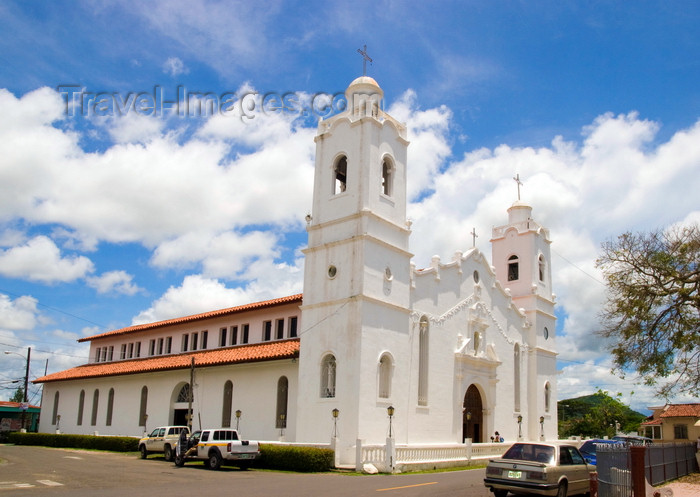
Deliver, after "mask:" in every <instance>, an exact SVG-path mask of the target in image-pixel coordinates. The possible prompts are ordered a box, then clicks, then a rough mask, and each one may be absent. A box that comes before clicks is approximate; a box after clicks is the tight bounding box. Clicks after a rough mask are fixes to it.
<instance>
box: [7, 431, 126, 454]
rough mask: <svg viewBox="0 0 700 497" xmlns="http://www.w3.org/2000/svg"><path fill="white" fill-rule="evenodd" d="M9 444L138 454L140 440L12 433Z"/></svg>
mask: <svg viewBox="0 0 700 497" xmlns="http://www.w3.org/2000/svg"><path fill="white" fill-rule="evenodd" d="M8 442H9V443H13V444H15V445H41V446H44V447H62V448H71V449H96V450H110V451H113V452H136V451H137V450H138V448H139V447H138V443H139V441H138V439H136V438H131V437H96V436H94V435H70V434H60V435H58V434H54V433H21V432H12V433H10V435H9V437H8Z"/></svg>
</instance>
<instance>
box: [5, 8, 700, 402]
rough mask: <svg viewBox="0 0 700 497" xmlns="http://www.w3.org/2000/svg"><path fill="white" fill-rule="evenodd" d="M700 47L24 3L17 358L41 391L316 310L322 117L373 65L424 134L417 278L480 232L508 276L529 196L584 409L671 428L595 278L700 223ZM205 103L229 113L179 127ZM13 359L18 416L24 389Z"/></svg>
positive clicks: (508, 19) (692, 19)
mask: <svg viewBox="0 0 700 497" xmlns="http://www.w3.org/2000/svg"><path fill="white" fill-rule="evenodd" d="M699 24H700V5H698V4H697V2H692V1H678V2H661V1H659V2H645V1H641V2H567V1H556V2H555V1H552V2H545V1H542V2H517V1H510V2H505V1H503V2H499V1H494V2H485V1H482V2H473V1H462V2H399V1H386V2H381V1H379V2H377V1H373V2H369V1H367V2H363V1H358V2H351V3H348V2H303V3H299V2H259V3H256V4H255V5H253V4H252V3H249V2H215V1H208V2H204V1H187V2H185V1H174V2H165V1H154V2H137V1H133V2H131V1H90V2H88V1H85V2H65V1H56V2H20V1H16V2H3V3H2V4H0V33H2V36H1V37H0V109H2V112H1V113H0V343H2V345H1V346H0V347H2V348H3V350H11V351H13V352H16V353H18V354H24V353H26V348H27V347H29V346H31V347H32V364H31V366H32V375H31V376H32V377H37V376H40V375H41V374H43V371H44V368H45V366H46V364H47V362H46V361H47V360H48V370H49V372H51V371H57V370H60V369H64V368H66V367H69V366H72V365H75V364H80V363H83V362H86V360H87V348H86V347H85V345H79V344H77V342H76V340H77V339H78V338H80V337H83V336H88V335H91V334H94V333H98V332H102V331H106V330H110V329H115V328H119V327H122V326H127V325H130V324H132V323H137V322H144V321H150V320H157V319H165V318H169V317H174V316H180V315H186V314H190V313H195V312H201V311H205V310H211V309H215V308H222V307H229V306H232V305H237V304H241V303H245V302H250V301H257V300H263V299H267V298H272V297H279V296H283V295H287V294H292V293H296V292H299V291H301V289H302V274H303V271H302V269H303V258H302V257H301V253H300V249H302V248H303V247H304V246H305V243H306V234H305V231H304V222H303V218H304V216H305V214H306V213H307V212H309V210H310V207H311V181H312V175H313V155H314V143H313V136H314V133H315V122H316V120H317V119H318V118H319V117H322V116H323V115H325V114H326V109H325V108H322V107H320V106H318V105H317V106H316V107H314V108H309V107H308V106H307V104H310V103H311V102H314V103H316V104H318V103H321V102H324V100H323V98H324V97H328V98H329V99H330V98H332V97H333V95H336V94H338V93H342V92H343V91H344V89H345V88H346V87H347V85H348V84H349V82H350V81H352V80H353V79H354V78H355V77H357V76H359V75H361V73H362V58H361V57H360V56H359V54H358V53H357V49H358V48H361V47H363V46H364V45H365V44H366V45H367V50H368V52H369V54H370V56H371V57H372V59H373V62H372V63H371V64H370V65H368V67H367V73H368V75H370V76H372V77H374V78H375V79H376V80H377V81H378V82H379V84H380V85H381V86H382V88H383V90H384V93H385V97H386V98H385V108H386V110H388V111H389V112H390V113H391V114H392V115H394V116H395V117H397V118H398V119H399V120H401V121H403V122H406V123H407V125H408V128H409V133H410V136H409V139H410V140H411V146H410V148H409V176H410V180H409V181H410V183H409V195H410V198H411V205H410V207H409V216H410V217H411V219H412V220H413V232H414V235H413V237H412V242H411V243H412V245H411V248H412V251H413V252H414V253H415V254H416V255H415V262H416V265H417V266H418V267H421V266H427V265H428V264H429V261H430V257H431V256H432V255H433V254H438V255H441V256H442V257H443V258H449V257H451V254H453V253H454V251H456V250H463V249H465V248H469V247H470V246H471V236H470V235H469V232H470V231H471V230H472V228H475V229H476V231H477V233H478V234H479V238H478V239H477V246H478V247H479V248H480V249H481V250H482V251H484V252H485V253H486V254H487V255H489V256H490V247H489V243H488V240H489V235H490V230H491V228H492V227H493V226H497V225H500V224H504V223H505V221H506V219H507V218H506V209H507V208H508V206H510V204H511V203H512V202H513V201H514V200H515V198H516V190H515V185H514V182H513V181H512V179H511V178H512V177H513V176H514V175H515V174H519V175H520V176H521V178H522V179H523V181H524V186H523V190H522V192H523V194H522V196H523V200H525V201H527V202H529V203H530V204H531V205H532V206H533V208H534V213H533V214H534V216H535V218H536V219H537V220H538V221H540V222H542V223H543V224H545V225H546V226H548V227H549V228H550V230H551V233H552V238H553V240H554V244H553V245H552V249H553V278H554V285H555V291H556V293H557V302H558V316H559V322H558V329H557V333H558V345H559V351H560V356H559V368H560V369H561V375H560V378H559V396H560V398H567V397H573V396H578V395H583V394H587V393H592V392H594V391H595V390H596V388H598V387H600V388H603V389H605V390H609V391H611V392H614V393H616V392H621V393H623V397H624V399H625V400H626V401H627V402H628V403H630V404H631V405H632V406H633V407H635V408H637V409H640V410H642V409H644V407H646V406H650V405H656V404H659V403H662V402H663V401H662V400H660V399H657V398H655V397H654V396H653V392H652V391H651V390H649V389H648V388H646V387H644V386H641V385H638V384H636V382H635V381H634V377H633V375H632V376H630V375H628V376H627V377H626V378H625V379H624V380H623V379H620V378H617V377H614V376H611V375H610V373H609V372H610V357H609V354H608V353H607V344H605V343H604V342H603V341H602V340H600V339H599V338H597V337H596V336H595V335H594V331H595V329H596V328H597V322H596V314H597V312H598V310H599V309H600V306H601V303H602V302H603V298H604V286H603V285H602V283H601V281H602V278H601V276H600V274H599V273H598V272H597V270H596V269H595V268H594V260H595V258H596V256H597V254H598V251H599V247H600V244H601V242H602V241H605V240H609V239H611V238H614V237H615V236H617V235H618V234H620V233H622V232H624V231H626V230H634V231H636V230H649V229H656V228H659V227H666V226H670V225H672V224H676V223H689V222H697V221H698V220H699V219H700V201H698V194H697V192H698V191H699V190H700V174H698V173H699V172H700V91H699V89H698V88H699V86H698V83H697V82H698V81H700V57H699V56H698V54H700V35H699V34H698V30H697V26H698V25H699ZM59 87H60V88H59ZM184 92H188V93H189V94H194V93H199V94H200V95H201V94H205V93H208V94H209V98H210V99H217V104H218V105H217V107H216V108H215V111H214V112H213V113H209V114H206V113H204V114H203V113H198V112H195V110H196V108H195V107H194V106H193V107H192V109H193V111H192V112H191V113H190V115H188V116H184V115H174V114H173V112H172V107H173V106H172V105H171V104H167V101H172V100H174V99H175V98H176V96H177V95H179V94H182V95H184ZM139 94H141V97H139ZM81 97H82V103H83V104H84V105H82V106H80V105H74V104H75V103H76V102H81V100H80V98H81ZM263 97H265V98H266V100H265V101H264V102H263V101H262V99H263ZM277 97H279V98H280V99H281V98H285V99H286V100H285V102H286V104H288V107H291V108H287V109H278V108H277V107H278V106H277V105H276V104H277V102H278V100H276V98H277ZM137 98H141V100H142V101H143V102H145V103H144V107H143V108H140V107H138V105H140V103H139V102H138V101H136V99H137ZM149 99H153V100H154V101H157V100H158V99H162V100H165V101H166V104H165V105H164V106H161V107H158V105H155V106H153V108H152V109H150V110H149V107H148V103H149V101H150V100H149ZM227 99H229V100H227ZM196 101H197V100H196V98H193V99H192V103H195V102H196ZM143 102H142V103H143ZM226 102H229V104H227V103H226ZM236 102H238V104H240V103H244V104H246V105H248V107H246V108H245V109H244V110H243V111H241V108H240V107H237V104H236ZM334 103H337V101H334ZM263 104H265V105H263ZM119 105H121V109H122V110H123V111H122V112H121V113H120V112H119V108H118V106H119ZM158 109H159V110H160V111H162V112H157V111H156V110H158ZM120 114H121V115H120ZM436 220H437V221H436ZM2 357H3V360H2V362H1V363H0V398H7V397H8V396H9V395H11V393H12V390H11V388H7V387H13V386H14V384H11V383H8V381H10V380H13V379H17V378H19V377H20V376H22V375H23V367H24V366H23V364H22V361H21V359H20V358H19V357H18V356H16V355H7V356H2ZM632 392H634V393H633V394H632ZM31 394H32V395H33V397H34V401H35V402H38V400H39V398H38V391H37V390H36V389H32V391H31ZM675 400H683V399H675Z"/></svg>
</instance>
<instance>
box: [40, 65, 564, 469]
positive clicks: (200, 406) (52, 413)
mask: <svg viewBox="0 0 700 497" xmlns="http://www.w3.org/2000/svg"><path fill="white" fill-rule="evenodd" d="M346 97H347V100H348V107H347V109H346V110H345V111H344V112H342V113H340V114H338V115H335V116H333V117H331V118H329V119H326V120H324V121H321V122H320V123H319V126H318V132H317V135H316V138H315V140H316V164H315V179H314V196H313V207H312V211H311V214H310V215H309V216H307V232H308V247H307V248H306V249H305V251H304V254H305V269H304V290H303V294H300V295H293V296H287V297H281V298H279V299H273V300H268V301H264V302H257V303H252V304H248V305H243V306H238V307H232V308H229V309H222V310H218V311H212V312H207V313H202V314H197V315H193V316H186V317H183V318H177V319H171V320H167V321H162V322H157V323H149V324H145V325H138V326H130V327H127V328H122V329H119V330H113V331H110V332H107V333H102V334H99V335H95V336H92V337H88V338H84V339H81V340H82V341H88V342H89V343H90V362H89V363H88V364H85V365H83V366H78V367H76V368H72V369H69V370H66V371H61V372H58V373H54V374H51V375H48V376H45V377H43V378H40V379H39V380H37V382H39V383H43V385H44V395H43V399H44V405H43V406H42V408H43V416H42V420H41V426H40V430H41V431H53V430H57V429H58V430H60V431H62V432H66V433H93V432H98V433H100V434H122V435H135V434H140V433H142V432H143V431H148V428H149V427H154V426H159V425H167V424H180V423H187V422H191V423H192V425H193V426H194V428H195V429H196V428H199V427H201V428H207V427H212V426H233V427H238V428H239V429H240V431H241V432H242V434H243V435H244V436H245V437H247V438H251V439H259V440H277V439H285V440H287V441H295V442H302V443H324V442H325V443H327V442H328V440H329V439H330V438H331V437H332V436H335V437H337V439H338V444H339V445H338V448H339V449H340V454H341V461H343V460H345V461H349V462H354V448H353V447H354V446H355V444H356V441H357V440H358V439H360V440H363V441H364V443H382V442H383V441H384V440H385V438H386V437H387V436H388V435H389V434H390V433H389V431H390V430H391V436H392V437H393V438H394V439H395V440H396V443H398V444H404V443H405V444H416V443H461V442H463V441H464V440H465V439H467V438H469V439H472V441H473V442H476V443H478V442H488V441H491V436H493V434H494V432H496V431H498V432H499V434H500V435H501V436H503V437H504V438H506V439H508V440H514V439H518V438H520V439H525V440H536V439H540V438H546V439H554V438H556V437H557V409H556V399H557V395H556V337H555V316H554V295H553V293H552V287H551V262H550V261H551V257H550V250H549V245H550V243H551V240H550V237H549V232H548V230H547V229H546V228H544V227H543V226H541V225H539V224H538V223H537V222H536V221H535V220H534V219H533V218H532V208H531V207H530V206H529V205H527V204H525V203H524V202H521V201H517V202H515V203H514V204H513V205H512V206H511V207H510V208H509V209H508V218H507V222H506V223H505V224H504V225H503V226H499V227H496V228H494V229H493V233H492V238H491V245H492V254H491V262H490V263H489V262H488V261H487V259H486V257H485V256H484V254H482V253H481V252H480V251H479V250H478V249H476V248H472V249H470V250H467V251H464V252H455V253H454V256H453V257H452V258H451V259H450V260H449V261H442V260H441V259H440V258H439V257H437V256H436V257H433V259H432V261H431V263H430V265H429V266H428V267H426V268H421V269H417V268H416V267H415V266H414V263H413V262H412V254H411V252H410V246H409V241H410V236H411V227H410V222H409V221H408V220H407V217H406V207H407V197H406V177H407V150H408V146H409V142H408V139H407V136H406V128H405V126H403V125H402V124H401V123H399V122H397V121H396V120H395V119H393V118H392V117H391V116H390V115H388V114H386V113H385V112H384V111H383V110H382V107H381V100H382V98H383V91H382V89H381V88H380V87H379V85H378V84H377V83H376V82H375V81H374V80H373V79H372V78H369V77H367V76H363V77H360V78H357V79H356V80H355V81H353V82H352V83H351V84H350V86H349V87H348V89H347V90H346ZM390 407H391V408H392V409H391V412H392V415H391V416H389V415H388V412H389V408H390ZM189 413H191V415H190V414H189Z"/></svg>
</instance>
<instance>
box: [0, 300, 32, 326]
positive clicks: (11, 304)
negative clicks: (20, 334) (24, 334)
mask: <svg viewBox="0 0 700 497" xmlns="http://www.w3.org/2000/svg"><path fill="white" fill-rule="evenodd" d="M38 315H39V311H38V310H37V300H36V299H35V298H34V297H30V296H28V295H23V296H21V297H17V298H16V299H15V300H14V301H13V300H11V299H10V297H9V296H8V295H4V294H0V329H6V330H13V331H20V330H31V329H34V327H35V326H36V324H37V322H38Z"/></svg>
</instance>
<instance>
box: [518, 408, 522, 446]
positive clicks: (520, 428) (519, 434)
mask: <svg viewBox="0 0 700 497" xmlns="http://www.w3.org/2000/svg"><path fill="white" fill-rule="evenodd" d="M521 438H523V417H522V416H521V415H520V414H518V440H520V439H521Z"/></svg>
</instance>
